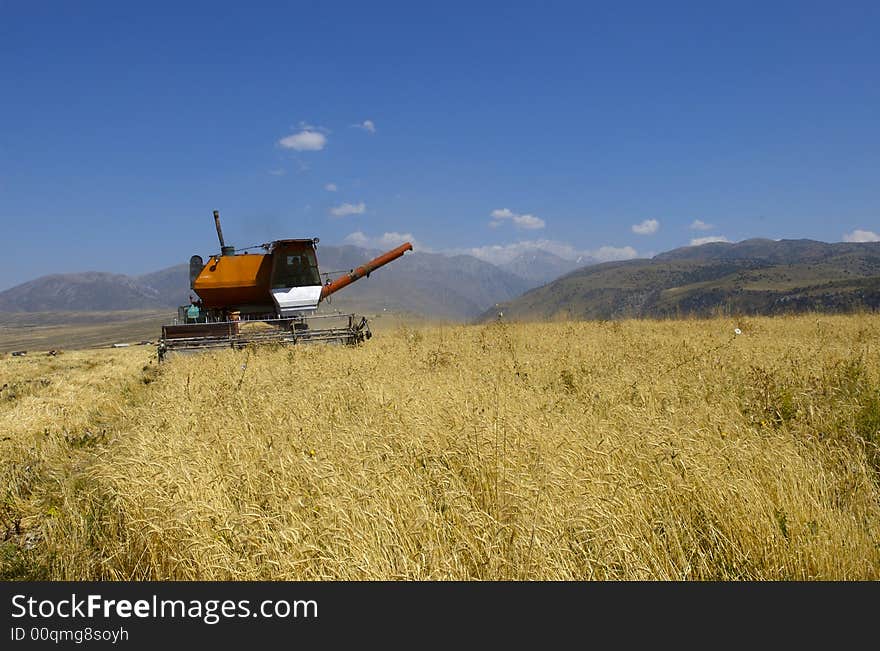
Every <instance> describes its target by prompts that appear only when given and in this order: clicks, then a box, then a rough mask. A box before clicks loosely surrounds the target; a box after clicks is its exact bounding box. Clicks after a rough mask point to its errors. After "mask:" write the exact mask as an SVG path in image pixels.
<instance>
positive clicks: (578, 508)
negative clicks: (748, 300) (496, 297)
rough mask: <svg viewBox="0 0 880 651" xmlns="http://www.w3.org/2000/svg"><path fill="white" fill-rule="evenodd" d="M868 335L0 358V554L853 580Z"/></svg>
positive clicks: (789, 323)
mask: <svg viewBox="0 0 880 651" xmlns="http://www.w3.org/2000/svg"><path fill="white" fill-rule="evenodd" d="M737 330H738V331H739V334H737ZM878 351H880V316H878V315H870V314H863V315H852V316H828V315H808V316H799V317H776V318H746V319H734V318H716V319H709V320H677V321H619V322H618V321H615V322H568V323H544V324H509V323H503V322H497V323H492V324H487V325H482V326H442V327H441V326H436V327H435V326H425V327H398V328H395V329H393V330H387V331H385V332H382V333H381V334H380V335H377V336H375V337H374V338H373V339H372V340H370V341H369V342H367V343H366V344H365V345H362V346H359V347H356V348H348V347H341V346H319V345H315V346H304V347H291V348H280V347H274V348H259V349H257V348H254V349H249V350H243V351H232V350H229V351H221V352H217V353H211V354H198V355H188V356H177V357H174V358H172V359H171V360H170V361H168V362H166V363H163V364H162V365H161V366H160V365H159V364H157V362H156V361H155V351H154V350H153V349H148V348H131V349H120V350H92V351H80V352H65V353H64V354H62V355H60V356H57V357H46V356H35V355H29V356H27V357H16V358H13V357H8V356H7V357H5V358H2V359H0V387H2V389H0V439H2V441H0V464H2V465H0V477H2V487H3V491H4V501H3V505H2V510H0V530H2V535H3V542H2V555H0V560H2V563H3V569H2V578H3V579H5V580H9V579H16V578H19V579H21V578H24V579H30V580H33V579H58V580H71V579H76V580H80V579H110V580H264V579H273V580H340V579H344V580H377V579H383V580H384V579H400V580H536V579H541V580H588V579H596V580H831V579H842V580H876V579H878V578H880V448H878V444H880V354H878Z"/></svg>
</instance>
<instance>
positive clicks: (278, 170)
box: [269, 167, 286, 176]
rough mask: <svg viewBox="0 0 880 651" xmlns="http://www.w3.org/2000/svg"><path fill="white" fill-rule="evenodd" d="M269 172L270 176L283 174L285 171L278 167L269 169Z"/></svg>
mask: <svg viewBox="0 0 880 651" xmlns="http://www.w3.org/2000/svg"><path fill="white" fill-rule="evenodd" d="M269 174H271V175H272V176H284V175H285V174H286V172H285V171H284V170H283V169H281V168H280V167H279V168H278V169H277V170H269Z"/></svg>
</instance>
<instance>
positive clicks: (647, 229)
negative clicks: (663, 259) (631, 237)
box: [631, 219, 660, 235]
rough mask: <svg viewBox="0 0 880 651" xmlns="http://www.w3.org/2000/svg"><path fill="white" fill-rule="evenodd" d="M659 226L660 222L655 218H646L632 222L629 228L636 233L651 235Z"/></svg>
mask: <svg viewBox="0 0 880 651" xmlns="http://www.w3.org/2000/svg"><path fill="white" fill-rule="evenodd" d="M659 228H660V222H658V221H657V220H656V219H646V220H645V221H643V222H641V223H639V224H633V225H632V227H631V230H632V232H633V233H635V234H636V235H653V234H654V233H656V232H657V229H659Z"/></svg>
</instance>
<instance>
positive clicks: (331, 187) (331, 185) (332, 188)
mask: <svg viewBox="0 0 880 651" xmlns="http://www.w3.org/2000/svg"><path fill="white" fill-rule="evenodd" d="M324 189H325V190H327V192H336V191H337V190H338V189H339V188H337V187H336V184H335V183H328V184H327V185H325V186H324Z"/></svg>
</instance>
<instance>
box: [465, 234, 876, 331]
mask: <svg viewBox="0 0 880 651" xmlns="http://www.w3.org/2000/svg"><path fill="white" fill-rule="evenodd" d="M859 308H866V309H873V310H876V309H878V308H880V242H867V243H846V242H840V243H831V244H829V243H826V242H817V241H815V240H766V239H751V240H744V241H742V242H737V243H726V242H713V243H710V244H703V245H701V246H689V247H683V248H679V249H674V250H672V251H667V252H665V253H661V254H659V255H656V256H654V257H653V258H651V259H637V260H627V261H622V262H608V263H604V264H597V265H592V266H589V267H584V268H581V269H577V270H575V271H573V272H571V273H569V274H566V275H564V276H562V277H561V278H558V279H556V280H554V281H552V282H550V283H548V284H545V285H543V286H541V287H537V288H534V289H532V290H530V291H528V292H526V293H525V294H523V295H522V296H520V297H518V298H516V299H514V300H512V301H507V302H502V303H501V304H500V305H499V306H497V307H493V308H491V309H489V310H487V311H486V312H485V313H484V314H483V315H482V317H481V320H484V321H485V320H490V319H494V318H497V314H498V312H499V311H501V312H502V313H503V315H504V318H506V319H513V320H548V319H618V318H663V317H674V316H688V315H693V316H708V315H711V314H717V313H719V312H721V313H729V314H780V313H791V312H803V311H810V310H817V311H830V312H840V311H850V310H853V309H859Z"/></svg>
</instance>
